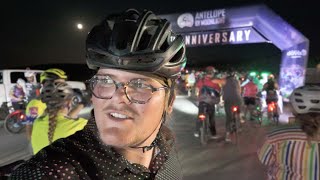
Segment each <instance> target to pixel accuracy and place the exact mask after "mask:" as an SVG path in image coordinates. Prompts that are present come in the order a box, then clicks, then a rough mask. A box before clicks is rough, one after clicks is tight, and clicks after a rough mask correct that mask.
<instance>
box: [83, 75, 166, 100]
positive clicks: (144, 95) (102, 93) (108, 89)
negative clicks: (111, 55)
mask: <svg viewBox="0 0 320 180" xmlns="http://www.w3.org/2000/svg"><path fill="white" fill-rule="evenodd" d="M88 82H89V84H90V89H91V92H92V94H93V95H94V96H95V97H96V98H99V99H111V98H112V96H113V95H114V93H115V92H116V90H117V89H119V88H122V87H123V88H124V93H125V95H126V97H127V98H128V100H129V101H130V102H133V103H137V104H145V103H147V102H148V101H149V100H150V99H151V97H152V94H153V92H155V91H159V90H163V89H164V90H165V89H167V88H168V87H166V86H163V87H159V88H155V87H153V86H152V85H150V84H149V82H148V81H146V80H144V79H131V80H130V81H128V82H126V83H123V82H116V81H114V80H113V79H112V78H111V77H110V76H108V75H98V74H97V75H95V76H93V77H92V78H91V79H90V80H88Z"/></svg>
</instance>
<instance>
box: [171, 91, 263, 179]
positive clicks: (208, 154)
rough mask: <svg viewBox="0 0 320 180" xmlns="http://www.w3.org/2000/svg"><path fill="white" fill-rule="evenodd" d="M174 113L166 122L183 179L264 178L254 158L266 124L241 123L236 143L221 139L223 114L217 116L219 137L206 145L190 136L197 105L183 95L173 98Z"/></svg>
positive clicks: (223, 129) (223, 132)
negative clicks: (171, 135)
mask: <svg viewBox="0 0 320 180" xmlns="http://www.w3.org/2000/svg"><path fill="white" fill-rule="evenodd" d="M174 109H175V110H174V114H173V116H172V119H171V121H170V122H168V124H169V125H170V127H171V128H172V129H173V130H174V132H175V135H176V141H177V148H178V152H179V157H180V161H181V164H182V168H183V174H184V179H185V180H194V179H201V180H206V179H208V180H209V179H210V180H212V179H218V180H230V179H237V180H257V179H265V175H264V170H263V167H262V166H261V165H260V163H259V161H258V158H257V154H256V152H257V149H258V147H259V145H260V144H261V142H262V140H263V138H264V135H265V133H266V131H267V129H268V128H269V126H263V127H259V126H256V124H255V123H252V122H246V123H245V124H243V127H242V129H243V131H242V132H241V133H240V134H239V139H238V143H237V144H236V141H233V142H232V143H226V142H225V141H224V136H225V128H224V123H225V119H224V115H223V114H222V115H220V116H218V117H217V120H216V125H217V131H218V134H219V135H221V138H220V139H218V140H211V141H209V143H208V145H207V146H206V147H203V146H201V145H200V141H199V138H196V137H194V136H193V132H194V129H195V118H196V116H197V107H196V106H195V105H194V104H193V102H192V101H191V100H190V99H188V98H186V97H183V96H180V97H178V98H177V99H176V102H175V106H174Z"/></svg>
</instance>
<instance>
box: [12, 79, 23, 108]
mask: <svg viewBox="0 0 320 180" xmlns="http://www.w3.org/2000/svg"><path fill="white" fill-rule="evenodd" d="M25 85H26V82H25V81H24V80H23V79H21V78H19V79H18V80H17V83H16V85H14V86H13V87H12V88H11V89H10V92H9V96H10V98H11V104H12V107H13V109H14V110H20V109H25V107H26V106H25V102H26V93H25Z"/></svg>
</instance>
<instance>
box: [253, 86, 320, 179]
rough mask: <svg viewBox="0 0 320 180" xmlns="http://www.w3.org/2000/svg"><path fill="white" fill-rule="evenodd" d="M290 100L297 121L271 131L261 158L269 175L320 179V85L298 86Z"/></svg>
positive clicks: (259, 152)
mask: <svg viewBox="0 0 320 180" xmlns="http://www.w3.org/2000/svg"><path fill="white" fill-rule="evenodd" d="M289 100H290V101H289V102H290V103H289V105H291V109H290V110H291V111H292V113H293V114H294V116H295V118H294V119H295V121H296V123H295V124H293V125H290V126H284V127H281V128H275V129H272V130H271V131H269V132H268V133H267V135H266V137H265V140H264V141H263V143H262V146H260V147H259V149H258V152H257V155H258V158H259V160H260V162H261V164H262V165H264V166H265V167H266V174H267V176H268V179H274V180H278V179H279V180H280V179H281V180H282V179H287V180H289V179H292V180H293V179H303V180H304V179H319V164H320V159H319V154H320V148H319V145H320V103H319V101H320V87H319V86H315V85H305V86H302V87H299V88H296V89H294V90H293V92H292V93H291V95H290V97H289Z"/></svg>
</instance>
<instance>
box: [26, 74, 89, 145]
mask: <svg viewBox="0 0 320 180" xmlns="http://www.w3.org/2000/svg"><path fill="white" fill-rule="evenodd" d="M67 78H68V76H67V75H66V73H65V72H64V71H63V70H61V69H58V68H50V69H47V70H45V71H44V72H42V73H41V74H40V84H41V85H42V86H43V85H44V84H53V83H56V82H65V81H66V80H67ZM46 108H47V106H46V104H45V103H44V102H42V101H41V99H40V97H38V98H35V99H32V100H31V101H30V102H29V103H28V105H27V108H26V117H27V118H26V119H27V124H26V133H27V138H28V139H29V140H30V139H31V134H32V124H33V122H34V120H35V119H36V118H38V117H40V116H41V115H42V114H43V112H44V111H45V109H46ZM82 108H83V104H79V105H78V106H77V107H75V108H74V109H73V110H72V111H70V113H69V116H70V117H72V118H77V117H78V114H79V112H80V111H81V110H82Z"/></svg>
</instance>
